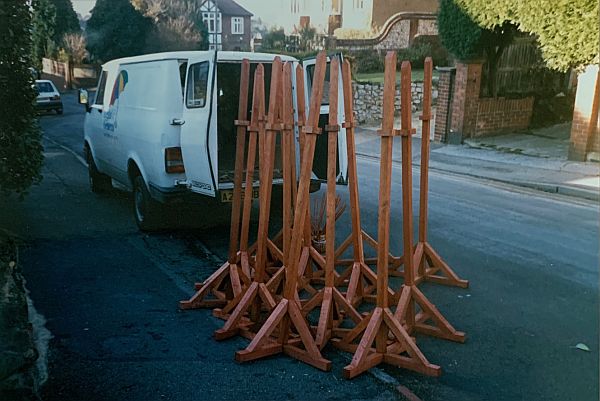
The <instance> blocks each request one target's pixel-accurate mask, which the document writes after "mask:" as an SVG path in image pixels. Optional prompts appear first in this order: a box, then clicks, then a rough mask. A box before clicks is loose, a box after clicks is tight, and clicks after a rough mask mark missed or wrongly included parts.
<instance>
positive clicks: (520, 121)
mask: <svg viewBox="0 0 600 401" xmlns="http://www.w3.org/2000/svg"><path fill="white" fill-rule="evenodd" d="M482 66H483V64H482V63H481V62H472V63H468V64H466V63H457V65H456V78H455V82H454V94H453V96H452V104H451V106H450V108H449V109H450V110H451V115H452V116H451V123H450V130H451V131H452V132H456V133H460V134H461V135H462V138H463V139H464V138H472V137H477V136H486V135H493V134H498V133H502V132H507V131H520V130H523V129H526V128H527V127H528V126H529V123H530V121H531V114H532V112H533V100H534V99H533V98H532V97H528V98H523V99H505V98H480V97H479V95H480V92H481V75H482ZM440 109H441V107H439V106H438V111H437V113H442V110H440ZM438 116H439V114H438ZM436 118H439V117H436ZM441 123H443V122H441ZM442 128H444V127H442V126H440V127H439V132H438V127H437V122H436V132H437V135H438V137H439V138H440V140H444V139H445V138H443V135H442V134H443V132H447V131H443V130H442ZM445 128H447V127H445ZM436 138H437V137H436Z"/></svg>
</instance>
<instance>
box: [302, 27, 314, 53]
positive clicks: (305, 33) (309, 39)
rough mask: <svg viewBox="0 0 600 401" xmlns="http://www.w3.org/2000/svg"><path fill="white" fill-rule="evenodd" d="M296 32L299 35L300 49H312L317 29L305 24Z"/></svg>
mask: <svg viewBox="0 0 600 401" xmlns="http://www.w3.org/2000/svg"><path fill="white" fill-rule="evenodd" d="M298 34H299V35H300V50H301V51H304V52H306V51H309V50H312V48H313V44H314V40H315V37H316V36H317V30H316V29H315V28H314V27H311V26H309V25H306V26H303V27H302V28H300V30H299V31H298Z"/></svg>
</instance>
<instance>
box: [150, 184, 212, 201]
mask: <svg viewBox="0 0 600 401" xmlns="http://www.w3.org/2000/svg"><path fill="white" fill-rule="evenodd" d="M148 187H149V191H150V196H152V199H154V200H156V201H158V202H160V203H167V204H170V203H193V202H195V201H196V202H197V201H198V200H201V199H206V198H208V197H207V196H204V195H200V194H197V193H195V192H192V191H191V190H189V189H188V188H187V187H185V186H177V187H166V188H165V187H159V186H158V185H154V184H152V183H151V184H149V185H148Z"/></svg>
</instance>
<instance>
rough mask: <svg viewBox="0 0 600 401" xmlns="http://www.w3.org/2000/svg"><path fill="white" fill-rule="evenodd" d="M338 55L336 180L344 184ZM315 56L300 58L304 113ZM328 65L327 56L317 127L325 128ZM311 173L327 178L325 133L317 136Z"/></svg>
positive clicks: (345, 165)
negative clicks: (302, 73) (302, 75)
mask: <svg viewBox="0 0 600 401" xmlns="http://www.w3.org/2000/svg"><path fill="white" fill-rule="evenodd" d="M338 57H340V63H339V66H340V71H339V74H338V77H339V82H338V124H339V125H340V130H339V132H338V152H337V159H338V165H337V181H338V183H340V184H346V183H347V182H348V150H347V148H346V129H345V128H343V127H342V124H343V122H344V121H345V120H346V117H345V113H344V85H343V83H342V70H341V69H342V63H341V62H342V61H343V58H342V55H341V54H340V55H338ZM315 64H316V58H315V57H311V58H306V59H304V60H302V66H303V67H304V87H305V88H306V90H305V91H304V96H305V99H304V104H305V105H306V114H307V115H308V111H309V108H310V95H311V92H312V77H313V76H314V72H315ZM329 66H330V58H329V57H327V71H326V74H325V85H324V86H323V100H322V101H321V114H320V116H319V127H320V128H321V129H323V130H324V129H325V125H327V124H328V123H329V76H330V74H329ZM313 165H314V167H313V173H314V174H315V175H316V176H317V177H318V178H319V179H320V180H326V179H327V135H319V136H317V145H316V148H315V158H314V163H313Z"/></svg>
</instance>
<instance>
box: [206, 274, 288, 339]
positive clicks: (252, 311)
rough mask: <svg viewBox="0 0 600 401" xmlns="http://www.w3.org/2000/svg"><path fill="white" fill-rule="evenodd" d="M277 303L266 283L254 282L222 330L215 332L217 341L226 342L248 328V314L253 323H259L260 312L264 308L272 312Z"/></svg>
mask: <svg viewBox="0 0 600 401" xmlns="http://www.w3.org/2000/svg"><path fill="white" fill-rule="evenodd" d="M275 305H276V303H275V300H274V299H273V297H272V295H271V293H270V292H269V290H268V289H267V286H266V285H265V284H264V283H259V282H256V281H254V282H252V284H250V286H249V287H248V289H247V290H246V292H245V293H244V294H243V295H242V296H241V297H240V300H239V303H238V304H237V306H236V307H235V309H233V311H232V312H231V314H230V315H229V317H228V319H227V321H226V322H225V324H224V325H223V327H222V328H220V329H219V330H216V331H215V332H214V337H215V339H216V340H225V339H227V338H230V337H233V336H235V335H236V334H238V332H239V330H240V328H242V327H247V326H248V324H247V323H246V322H245V321H244V320H243V318H244V316H245V314H246V313H247V312H248V314H249V319H250V320H251V321H252V322H253V323H259V319H260V316H258V315H260V311H261V309H262V308H263V306H264V307H266V308H267V309H268V310H272V309H273V308H274V307H275Z"/></svg>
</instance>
